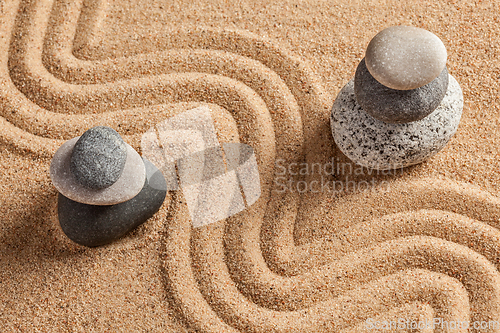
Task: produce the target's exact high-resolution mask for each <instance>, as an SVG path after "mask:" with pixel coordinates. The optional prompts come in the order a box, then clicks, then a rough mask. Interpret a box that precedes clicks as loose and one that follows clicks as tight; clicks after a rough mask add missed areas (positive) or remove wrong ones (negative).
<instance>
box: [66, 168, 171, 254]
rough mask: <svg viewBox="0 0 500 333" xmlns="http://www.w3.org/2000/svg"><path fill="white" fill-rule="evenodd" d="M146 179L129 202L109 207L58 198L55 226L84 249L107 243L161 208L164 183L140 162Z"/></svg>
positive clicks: (161, 176) (158, 175)
mask: <svg viewBox="0 0 500 333" xmlns="http://www.w3.org/2000/svg"><path fill="white" fill-rule="evenodd" d="M143 161H144V165H145V169H146V174H147V177H146V178H145V182H144V186H143V187H142V190H141V191H140V192H139V194H137V195H136V196H135V197H133V198H132V199H130V200H128V201H125V202H122V203H119V204H116V205H109V206H97V205H87V204H83V203H80V202H76V201H73V200H71V199H68V198H67V197H65V196H64V195H62V194H59V197H58V215H59V224H60V225H61V228H62V230H63V232H64V233H65V234H66V235H67V236H68V237H69V238H70V239H71V240H73V241H74V242H76V243H78V244H81V245H85V246H91V247H93V246H99V245H104V244H107V243H110V242H112V241H114V240H116V239H118V238H120V237H122V236H123V235H125V234H126V233H128V232H129V231H131V230H132V229H134V228H136V227H137V226H139V225H140V224H142V223H144V222H145V221H146V220H147V219H149V218H150V217H152V216H153V215H154V214H155V213H156V212H157V211H158V210H159V209H160V207H161V206H162V204H163V201H164V200H165V196H166V193H167V191H166V188H167V184H166V182H165V179H164V178H163V175H162V173H161V172H160V171H159V170H158V169H157V168H156V167H155V166H154V165H153V164H152V163H151V162H149V161H148V160H147V159H143Z"/></svg>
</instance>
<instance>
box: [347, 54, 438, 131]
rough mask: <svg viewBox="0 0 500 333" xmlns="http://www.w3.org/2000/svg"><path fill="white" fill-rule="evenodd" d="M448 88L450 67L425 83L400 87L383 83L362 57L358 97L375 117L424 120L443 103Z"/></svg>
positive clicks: (356, 88) (389, 120) (356, 82)
mask: <svg viewBox="0 0 500 333" xmlns="http://www.w3.org/2000/svg"><path fill="white" fill-rule="evenodd" d="M447 88H448V70H447V69H446V67H445V68H444V69H443V71H442V72H441V74H440V75H439V76H438V77H437V78H435V79H434V80H432V81H431V82H430V83H428V84H426V85H425V86H423V87H420V88H417V89H412V90H396V89H391V88H388V87H386V86H384V85H382V84H381V83H380V82H378V81H377V80H375V78H374V77H373V76H372V75H371V74H370V72H369V71H368V69H367V68H366V64H365V59H363V60H361V62H360V63H359V65H358V68H357V69H356V75H355V76H354V94H355V96H356V101H357V102H358V104H359V105H360V106H361V107H362V108H363V110H364V111H366V112H368V113H369V114H370V115H371V116H372V117H374V118H376V119H378V120H382V121H385V122H387V123H394V124H401V123H409V122H412V121H417V120H420V119H422V118H424V117H426V116H428V115H429V114H431V113H432V111H434V109H436V108H437V107H438V105H439V104H440V103H441V101H442V100H443V98H444V95H445V94H446V90H447Z"/></svg>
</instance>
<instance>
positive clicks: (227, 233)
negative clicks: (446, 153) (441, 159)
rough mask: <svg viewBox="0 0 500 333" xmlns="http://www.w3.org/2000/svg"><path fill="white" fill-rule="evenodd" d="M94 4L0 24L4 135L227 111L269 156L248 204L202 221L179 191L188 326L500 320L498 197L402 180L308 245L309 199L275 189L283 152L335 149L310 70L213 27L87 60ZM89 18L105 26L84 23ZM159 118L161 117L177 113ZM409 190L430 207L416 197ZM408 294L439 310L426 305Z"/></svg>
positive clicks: (29, 5) (165, 257)
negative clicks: (258, 192) (370, 210)
mask: <svg viewBox="0 0 500 333" xmlns="http://www.w3.org/2000/svg"><path fill="white" fill-rule="evenodd" d="M83 4H85V6H84V8H87V9H86V10H84V12H83V14H82V12H81V10H82V6H83V5H82V2H80V1H70V0H68V1H50V0H44V1H34V0H33V1H31V0H30V1H22V2H21V3H19V14H18V15H17V16H16V14H17V12H18V10H17V9H18V8H17V5H18V4H17V3H15V2H12V3H9V5H8V6H7V5H6V6H7V7H8V8H5V10H6V13H7V15H6V16H7V19H5V20H4V21H3V22H2V25H4V26H3V27H2V28H4V29H3V31H9V32H10V31H12V35H7V38H3V39H2V40H1V41H0V42H1V43H2V46H0V48H1V50H2V52H3V53H4V54H5V56H4V57H2V58H1V59H0V61H1V64H0V71H1V73H0V79H1V83H2V85H3V86H4V87H5V88H4V89H5V90H6V91H8V92H9V93H8V94H2V97H1V100H0V103H1V104H0V108H1V112H2V118H0V126H2V134H0V136H1V140H2V141H4V142H6V143H7V144H10V145H13V146H15V147H17V148H18V149H25V150H29V151H32V152H33V153H34V154H38V155H44V156H50V155H51V153H52V152H53V151H54V150H55V148H56V147H57V146H58V145H60V143H61V142H62V140H63V139H68V138H70V137H71V136H74V135H76V134H78V133H81V131H83V130H84V128H82V124H85V125H86V126H87V127H90V126H91V125H92V124H97V123H99V122H102V121H103V120H104V119H106V117H120V118H122V119H123V120H124V122H125V123H128V124H129V125H128V129H129V131H128V132H127V133H129V134H132V135H127V136H126V138H127V139H128V140H133V137H138V136H140V134H141V133H142V132H143V131H145V130H146V129H147V126H148V124H149V122H148V120H147V119H145V118H146V117H141V116H137V113H139V114H143V113H142V112H144V111H145V109H144V107H149V106H151V107H154V106H155V105H161V104H164V105H165V107H167V108H168V107H169V106H172V107H173V106H174V105H176V104H178V103H186V102H196V103H212V104H215V105H218V106H219V107H221V108H223V109H226V110H227V111H229V112H230V113H231V115H232V116H233V118H234V122H235V123H236V125H237V127H238V135H239V140H241V141H243V142H246V143H248V144H250V145H252V146H253V147H254V149H255V150H256V155H257V161H258V164H259V172H260V174H261V183H262V193H263V194H262V197H261V198H260V199H259V201H258V202H257V203H256V204H255V205H254V206H252V207H251V208H249V209H248V210H246V211H245V212H242V213H240V214H238V215H236V216H234V217H231V218H229V219H227V220H226V221H224V222H220V223H217V224H214V225H209V226H207V227H204V228H199V229H194V230H192V229H191V226H190V221H189V216H188V213H187V209H186V206H185V204H183V203H182V201H183V200H182V195H181V194H179V193H178V194H175V200H172V201H171V207H170V210H169V213H170V216H169V218H168V219H167V221H166V226H165V227H166V232H165V235H164V239H163V244H162V247H163V248H162V254H161V259H162V262H163V266H162V272H163V273H164V276H165V284H166V289H167V290H166V291H167V293H168V294H169V296H168V297H169V298H170V299H171V302H172V303H173V305H174V306H175V308H176V309H177V310H178V313H179V317H180V318H181V320H183V321H184V323H185V324H186V325H187V326H189V327H190V328H192V329H194V330H197V331H200V332H237V331H246V332H338V331H340V330H342V329H345V330H349V329H351V330H352V329H353V325H357V324H359V322H361V321H363V320H365V319H366V318H368V317H376V316H381V315H382V316H383V314H384V313H387V315H388V316H391V315H394V313H396V312H397V311H408V312H410V313H415V315H424V316H429V313H432V316H434V317H440V318H443V319H445V320H449V321H452V320H461V321H464V320H499V319H500V274H499V272H498V268H499V267H498V265H499V263H498V258H500V253H499V250H498V246H497V245H498V243H499V237H500V232H499V231H498V229H497V228H498V224H499V223H500V221H499V219H498V217H499V216H500V202H499V200H498V199H497V198H494V197H492V196H489V195H488V194H487V193H484V192H481V191H478V190H474V189H470V188H467V187H465V186H461V185H459V184H458V185H457V184H454V183H452V182H450V181H436V180H432V181H433V183H432V184H431V185H430V186H429V184H426V182H425V181H421V182H415V183H412V184H408V183H404V184H402V185H400V187H399V188H396V189H395V192H398V191H399V192H401V193H405V195H403V196H402V200H403V204H402V206H403V208H401V206H400V207H399V208H398V209H396V208H395V207H392V206H391V203H390V202H386V203H385V204H384V205H382V206H381V207H380V209H379V210H378V212H377V214H376V216H375V217H374V218H373V219H371V220H369V221H367V222H362V223H356V222H357V221H360V220H362V218H365V217H366V216H353V217H352V221H338V224H339V226H341V227H343V228H344V230H343V233H342V235H341V236H338V237H337V238H333V239H329V240H320V241H317V242H314V243H311V244H301V245H298V246H297V245H296V244H295V243H294V237H293V232H294V230H293V229H294V221H295V220H296V218H297V214H298V213H299V212H298V209H299V208H300V200H301V198H300V197H299V196H298V195H297V194H294V193H284V194H275V193H273V192H272V189H273V187H272V183H273V175H274V166H273V165H274V161H275V160H276V159H277V158H279V159H284V160H286V161H287V162H289V163H291V162H299V161H302V160H306V161H308V162H311V161H314V160H315V159H317V157H316V156H315V153H316V151H315V150H312V149H310V150H308V151H306V152H304V151H303V149H304V147H308V143H309V142H312V141H319V142H320V143H324V145H325V146H328V145H329V144H330V141H329V139H330V138H329V136H328V134H325V135H317V134H316V133H314V132H313V129H314V128H317V126H316V124H314V122H315V121H317V120H314V119H316V118H314V117H312V115H313V114H317V113H319V112H320V110H325V109H328V108H329V103H328V98H326V97H325V96H326V95H325V93H324V90H323V88H322V87H321V84H320V81H319V79H317V78H316V77H315V75H314V73H312V71H310V70H309V69H308V67H307V65H306V64H304V63H303V62H302V61H301V60H300V59H299V58H297V57H295V56H294V55H293V54H291V53H289V52H287V51H284V50H283V49H281V48H280V47H279V46H277V45H275V44H274V43H272V42H270V41H267V40H263V39H261V38H259V37H256V36H254V35H252V34H250V33H246V32H240V31H225V30H220V31H219V30H214V29H204V28H199V30H197V31H189V32H188V31H179V32H177V34H176V36H175V38H177V41H182V43H181V44H182V45H189V46H190V47H189V48H187V47H186V49H173V50H166V51H159V52H154V53H149V54H141V55H136V56H132V57H122V58H113V59H96V60H92V59H90V60H89V59H85V60H82V59H78V58H76V57H75V56H74V50H75V48H83V47H85V43H88V42H89V41H91V40H95V38H96V37H95V36H94V35H95V34H96V29H95V27H93V25H97V24H98V22H99V18H98V17H100V16H102V15H103V11H104V10H105V8H104V7H103V6H101V5H100V2H99V1H85V2H83ZM88 8H90V9H88ZM90 12H91V13H92V14H89V13H90ZM9 15H10V18H11V19H8V18H9ZM80 15H87V16H89V15H90V16H92V15H94V16H95V17H96V19H95V20H92V21H91V22H90V23H83V26H82V25H81V24H80V23H79V19H80V18H81V17H80ZM12 24H14V25H13V26H12ZM9 25H11V26H9ZM80 34H88V35H87V36H85V35H84V36H82V35H80ZM169 38H174V37H169ZM75 43H76V44H75ZM77 53H78V52H77ZM146 112H149V113H150V114H146V115H148V116H149V115H151V116H152V117H157V118H156V119H160V117H161V116H162V115H164V114H165V109H164V108H156V109H155V108H153V109H148V111H146ZM122 130H124V129H122ZM123 134H126V133H123ZM318 146H321V145H320V144H318ZM408 189H411V190H412V191H415V193H417V192H418V193H419V196H418V197H419V198H423V197H425V200H421V201H420V202H417V203H416V202H415V201H414V196H413V195H412V194H411V193H409V194H408ZM422 193H424V194H423V195H422ZM443 195H444V196H445V198H447V200H446V201H444V200H443V199H442V198H443ZM381 197H382V195H380V197H377V195H374V197H373V198H372V199H371V200H373V201H374V202H375V201H376V200H381ZM404 200H406V201H404ZM358 203H359V204H362V202H361V201H360V202H358ZM364 203H365V204H367V203H366V202H364ZM368 204H369V203H368ZM340 206H341V205H339V207H340ZM478 206H480V208H478V209H477V210H471V209H470V207H478ZM333 209H337V208H335V207H334V208H333ZM338 209H342V208H341V207H340V208H338ZM365 220H366V219H365ZM336 222H337V221H336ZM263 230H264V231H263ZM448 230H449V231H450V232H448ZM451 231H453V232H451ZM263 234H264V235H263ZM367 241H368V242H367ZM323 251H328V252H331V253H332V255H331V256H330V258H329V260H328V261H325V260H324V258H325V257H324V256H319V255H317V254H318V253H320V252H323ZM269 258H272V259H271V260H272V262H269V260H270V259H269ZM266 260H268V261H266ZM495 265H497V266H495ZM270 268H272V270H271V269H270ZM408 302H413V303H415V304H427V305H426V307H425V309H424V310H422V311H420V312H419V311H417V310H415V308H414V307H408V305H407V303H408ZM397 309H399V310H397ZM355 327H356V326H355Z"/></svg>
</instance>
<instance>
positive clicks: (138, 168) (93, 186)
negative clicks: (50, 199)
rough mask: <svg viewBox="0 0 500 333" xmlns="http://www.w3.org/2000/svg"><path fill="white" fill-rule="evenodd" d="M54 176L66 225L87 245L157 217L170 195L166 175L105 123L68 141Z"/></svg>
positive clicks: (57, 157)
mask: <svg viewBox="0 0 500 333" xmlns="http://www.w3.org/2000/svg"><path fill="white" fill-rule="evenodd" d="M50 176H51V179H52V182H53V184H54V186H55V187H56V188H57V190H58V191H59V196H58V217H59V223H60V225H61V228H62V230H63V231H64V233H65V234H66V235H67V236H68V237H69V238H70V239H71V240H73V241H74V242H76V243H79V244H81V245H85V246H99V245H103V244H107V243H109V242H112V241H113V240H116V239H118V238H120V237H122V236H123V235H125V234H126V233H127V232H129V231H130V230H132V229H134V228H135V227H137V226H138V225H140V224H142V223H143V222H145V221H146V220H147V219H149V218H150V217H151V216H153V214H155V213H156V212H157V211H158V210H159V209H160V207H161V205H162V204H163V201H164V200H165V196H166V182H165V179H164V178H163V175H162V173H161V172H160V171H159V170H158V169H157V168H156V167H155V166H154V165H153V164H152V163H151V162H149V161H148V160H146V159H144V158H141V156H139V154H138V153H137V152H136V151H135V150H134V149H133V148H132V147H131V146H130V145H128V144H127V143H125V142H124V141H123V139H122V138H121V136H120V135H119V134H118V133H117V132H116V131H115V130H114V129H112V128H109V127H105V126H97V127H93V128H91V129H89V130H88V131H86V132H85V133H84V134H83V135H82V136H81V137H76V138H73V139H71V140H69V141H67V142H65V143H64V144H63V145H62V146H61V147H60V148H59V149H58V150H57V152H56V153H55V155H54V158H53V159H52V163H51V165H50Z"/></svg>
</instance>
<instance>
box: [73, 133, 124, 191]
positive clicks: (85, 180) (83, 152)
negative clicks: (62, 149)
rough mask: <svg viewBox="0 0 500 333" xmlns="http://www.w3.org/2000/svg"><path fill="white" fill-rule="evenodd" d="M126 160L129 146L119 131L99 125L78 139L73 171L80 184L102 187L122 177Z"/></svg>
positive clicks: (74, 151) (94, 187) (74, 152)
mask: <svg viewBox="0 0 500 333" xmlns="http://www.w3.org/2000/svg"><path fill="white" fill-rule="evenodd" d="M126 159H127V147H126V145H125V142H124V141H123V139H122V138H121V136H120V134H118V132H116V131H115V130H114V129H112V128H110V127H106V126H96V127H93V128H91V129H89V130H88V131H86V132H85V133H83V135H82V136H81V137H80V139H78V141H77V142H76V144H75V147H74V148H73V152H72V154H71V161H70V170H71V172H72V173H73V175H74V176H75V178H76V180H77V181H78V182H79V183H80V184H82V185H84V186H86V187H89V188H92V189H103V188H106V187H109V186H111V185H113V184H114V183H115V182H116V181H117V180H118V178H120V175H121V174H122V172H123V168H124V166H125V161H126Z"/></svg>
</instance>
